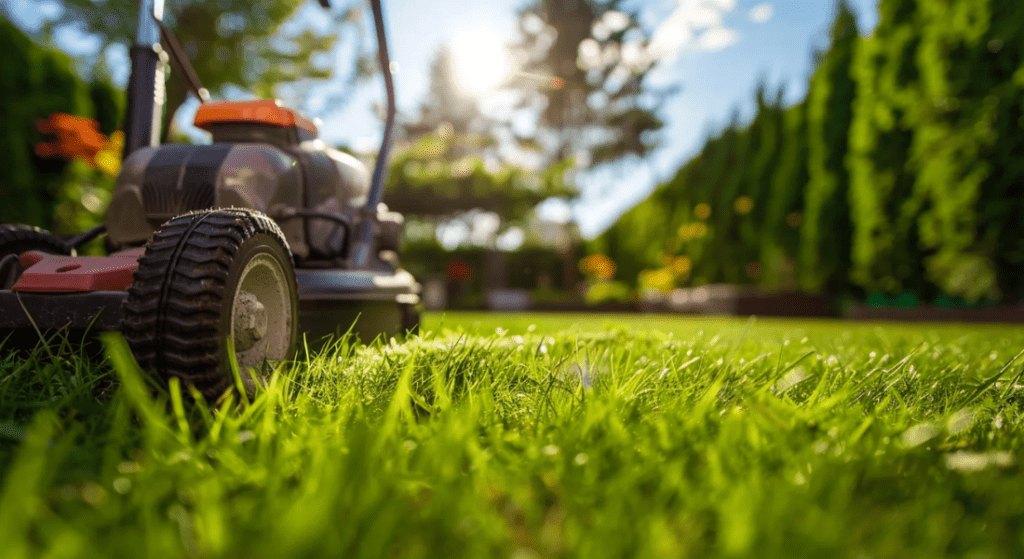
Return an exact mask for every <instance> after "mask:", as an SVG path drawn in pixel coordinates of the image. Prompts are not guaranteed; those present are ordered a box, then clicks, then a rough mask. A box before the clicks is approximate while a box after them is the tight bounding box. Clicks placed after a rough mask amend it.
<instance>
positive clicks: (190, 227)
mask: <svg viewBox="0 0 1024 559" xmlns="http://www.w3.org/2000/svg"><path fill="white" fill-rule="evenodd" d="M256 234H265V235H269V236H270V237H272V238H274V239H275V240H276V241H277V242H278V243H280V245H281V247H283V248H284V250H285V253H286V255H287V257H288V258H289V259H291V251H290V250H289V247H288V243H287V241H286V240H285V238H284V235H283V233H282V232H281V230H280V228H279V227H278V226H277V224H276V223H275V222H274V221H273V220H271V219H269V218H267V217H266V216H264V215H263V214H260V213H259V212H256V211H254V210H245V209H228V210H212V211H211V210H204V211H198V212H193V213H189V214H185V215H183V216H179V217H176V218H174V219H172V220H170V221H168V222H167V223H165V224H164V225H163V226H162V227H161V228H160V230H159V231H157V232H156V233H155V234H154V235H153V239H152V241H151V242H150V243H149V245H147V247H146V252H145V254H144V255H143V256H142V257H141V258H139V268H138V270H136V272H135V274H134V278H133V282H132V285H131V287H130V288H129V289H128V297H127V300H126V301H125V305H124V313H123V314H124V318H123V320H122V330H123V331H124V336H125V339H126V340H127V342H128V345H129V347H130V348H131V349H132V353H133V355H135V358H136V361H138V363H139V365H140V366H141V367H142V368H143V369H149V370H155V371H156V372H157V373H158V374H159V375H160V376H162V377H164V379H165V380H166V379H169V378H170V377H177V378H179V379H181V380H182V381H185V382H187V383H189V384H192V385H194V386H195V387H196V388H197V389H198V390H199V391H200V392H202V393H203V395H204V396H206V397H207V398H210V399H215V398H217V397H218V396H219V395H220V394H221V393H222V392H223V391H224V390H225V389H226V388H228V387H230V386H231V384H232V383H231V382H230V375H227V374H225V371H223V370H222V368H223V361H222V355H223V353H222V352H223V349H224V348H222V340H221V337H220V335H219V325H220V320H221V318H220V311H221V308H222V306H223V304H224V299H225V295H226V294H225V288H226V282H227V279H228V274H229V272H230V269H231V264H232V261H233V258H234V256H235V255H236V254H237V252H238V250H239V248H240V247H241V246H242V243H243V242H244V241H245V239H247V238H249V237H252V236H253V235H256Z"/></svg>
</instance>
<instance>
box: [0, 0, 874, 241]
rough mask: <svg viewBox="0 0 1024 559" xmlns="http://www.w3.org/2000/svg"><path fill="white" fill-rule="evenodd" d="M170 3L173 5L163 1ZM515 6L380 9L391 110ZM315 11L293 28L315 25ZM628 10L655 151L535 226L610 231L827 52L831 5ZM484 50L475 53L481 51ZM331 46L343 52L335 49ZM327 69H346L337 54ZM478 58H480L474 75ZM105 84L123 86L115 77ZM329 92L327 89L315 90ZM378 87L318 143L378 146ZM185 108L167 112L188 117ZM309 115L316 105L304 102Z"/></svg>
mask: <svg viewBox="0 0 1024 559" xmlns="http://www.w3.org/2000/svg"><path fill="white" fill-rule="evenodd" d="M167 1H168V2H169V3H171V4H173V1H174V0H167ZM523 3H524V0H446V1H445V2H423V1H422V0H384V4H385V6H384V9H385V17H386V25H387V28H388V34H389V36H388V39H389V50H390V52H391V58H392V60H393V61H394V62H395V64H396V65H397V68H396V71H395V82H396V92H397V97H398V108H399V111H400V112H403V113H405V114H410V115H414V114H415V113H416V109H417V107H418V106H419V104H420V102H421V100H422V99H423V97H424V95H425V93H426V91H427V87H428V72H429V68H430V62H431V60H432V58H433V56H434V54H435V53H436V52H437V49H438V48H439V47H440V45H442V44H444V43H448V44H452V43H455V44H457V45H472V44H474V42H476V43H477V44H480V45H481V48H480V49H479V52H480V53H491V52H494V47H493V44H495V43H497V44H499V45H500V43H510V42H512V41H513V40H514V39H515V36H516V29H517V20H516V15H515V14H516V9H517V8H518V7H520V6H521V5H522V4H523ZM849 3H850V5H851V7H852V8H853V9H854V10H855V11H856V12H857V14H858V21H859V24H860V28H861V32H862V33H868V32H870V30H871V29H872V28H873V27H874V25H875V22H876V17H877V0H849ZM0 4H3V5H4V7H5V8H7V10H6V11H7V12H8V13H12V14H14V15H15V18H16V19H17V20H18V21H17V23H19V24H20V25H21V26H22V27H25V28H29V29H32V28H34V27H37V26H38V25H39V22H40V21H41V20H42V19H43V18H45V17H52V16H53V15H54V14H55V13H57V10H58V9H59V8H57V4H56V3H54V2H52V1H50V0H0ZM315 4H316V3H315V2H311V5H309V6H307V7H306V8H305V9H304V10H303V11H302V12H300V15H299V16H298V19H299V20H300V21H303V22H305V21H315V20H317V18H318V17H319V14H318V13H317V12H316V10H317V9H318V8H316V6H315ZM626 7H628V8H634V7H635V8H636V9H637V10H638V11H639V13H640V18H641V22H642V23H643V24H644V25H645V27H647V28H648V29H650V30H652V31H653V41H652V43H653V44H652V46H651V48H650V49H649V53H648V54H649V55H650V56H651V57H654V58H656V59H657V60H658V64H657V66H656V70H655V72H654V73H653V74H652V75H651V77H650V83H651V84H652V85H654V86H657V87H664V86H673V85H674V86H679V87H680V90H679V92H678V93H677V94H675V95H674V96H672V97H670V98H669V99H668V100H667V101H666V102H665V103H664V105H663V106H662V111H661V116H662V118H663V119H664V120H665V121H666V123H667V124H666V127H665V129H664V130H663V131H662V135H661V146H662V147H661V148H659V150H658V151H656V152H655V153H654V154H653V155H652V156H650V157H649V158H648V159H647V160H645V161H640V162H627V163H625V164H623V165H619V166H617V167H616V168H615V169H613V170H609V171H606V172H603V173H596V174H593V175H592V176H589V177H587V179H586V182H585V183H583V184H581V191H582V194H581V197H580V198H579V199H578V200H576V201H573V202H572V204H571V205H566V204H564V203H560V202H555V201H551V202H548V203H545V204H543V205H542V207H541V208H540V212H539V213H540V214H541V216H542V217H546V218H549V219H553V220H562V219H566V218H568V217H570V216H571V217H572V218H573V219H575V220H576V222H577V223H578V224H579V226H580V230H581V232H582V233H583V235H584V236H585V237H593V236H595V235H597V234H599V233H600V232H601V231H603V230H604V229H605V228H607V227H608V226H610V225H611V224H612V223H614V221H615V219H616V218H617V217H618V216H619V215H621V214H622V213H623V212H625V211H627V210H628V209H630V208H631V207H632V206H634V205H635V204H636V203H638V202H639V201H641V200H643V199H644V198H645V197H646V196H647V195H648V194H649V193H650V192H651V191H652V190H653V189H654V188H655V187H656V186H657V185H658V184H659V183H660V182H663V181H665V180H667V179H668V178H670V177H671V176H672V175H673V174H674V173H675V171H676V170H677V169H678V168H679V167H680V166H681V165H682V164H683V163H685V162H686V161H687V160H688V159H689V158H690V157H691V156H693V155H694V154H695V153H696V152H697V151H698V150H699V149H700V147H701V146H702V145H703V143H704V140H705V139H707V137H708V136H709V134H711V133H713V132H714V131H716V130H719V129H720V128H721V127H723V126H724V125H725V124H727V123H728V122H729V120H730V118H731V117H732V115H733V114H734V112H735V111H737V110H738V111H739V113H740V116H741V119H744V120H746V119H749V118H750V117H751V116H752V112H753V93H754V90H755V87H756V86H757V84H758V83H759V82H760V81H761V80H765V81H766V82H767V84H768V85H769V88H770V90H774V89H775V88H777V87H779V86H783V87H785V91H786V97H785V98H786V100H787V102H788V103H794V102H796V101H799V100H800V99H801V98H802V97H803V95H804V94H805V93H806V87H807V78H808V76H809V73H810V70H811V59H812V52H813V51H814V50H815V49H821V48H824V47H825V46H827V44H828V36H827V31H828V27H829V24H830V23H831V20H832V17H833V15H834V2H833V0H647V1H639V2H638V1H634V2H632V3H630V1H629V0H627V2H626ZM56 42H57V45H58V46H59V47H60V48H62V49H64V50H67V51H69V52H71V53H73V54H79V55H80V54H86V53H89V52H91V51H95V50H97V48H98V46H99V45H98V42H97V41H96V40H94V39H91V38H89V37H87V36H84V35H83V34H82V33H81V32H78V31H76V30H73V29H68V30H65V31H63V32H62V33H60V34H58V35H57V37H56ZM489 45H490V46H491V48H487V47H488V46H489ZM340 48H341V49H344V48H346V45H341V46H340ZM108 55H109V57H110V58H109V59H110V60H111V62H112V63H113V64H112V65H113V66H114V67H118V66H119V65H120V66H122V67H124V65H125V64H126V62H127V57H126V53H125V52H124V51H123V49H116V48H114V49H108ZM337 57H338V60H339V61H344V60H348V58H346V54H345V52H339V53H338V54H337ZM481 59H482V60H484V62H483V64H484V65H483V66H481V64H482V63H481ZM486 59H487V57H481V56H476V57H473V56H470V57H468V58H467V59H466V61H465V64H466V71H467V73H471V74H473V73H475V74H476V75H484V73H486V71H489V70H491V67H490V65H487V64H486ZM114 78H115V80H117V81H121V82H122V83H123V82H124V81H126V80H127V70H126V69H125V71H123V72H115V74H114ZM327 87H330V86H327ZM382 99H383V89H382V86H381V84H380V83H379V80H371V81H369V82H366V83H365V84H363V85H362V86H360V87H359V89H358V90H357V91H356V92H355V93H354V95H352V96H351V97H350V98H349V100H348V101H347V103H345V104H344V105H342V106H332V107H324V109H325V110H323V111H322V112H320V113H319V114H312V115H311V116H314V117H320V118H321V119H322V120H323V124H322V125H321V127H320V130H321V136H322V137H323V138H324V139H325V140H327V141H328V142H330V143H333V144H336V145H340V144H344V145H349V146H352V147H354V148H356V149H358V150H373V149H374V148H375V146H376V145H377V144H378V143H379V141H380V128H381V125H380V121H379V120H378V119H377V117H376V116H375V113H374V112H373V110H372V108H371V107H372V105H373V104H375V103H380V102H382ZM194 105H195V104H194V103H193V104H192V105H190V106H189V107H186V109H185V110H184V111H183V114H181V115H179V116H180V117H181V118H180V119H179V120H180V121H181V122H183V123H187V122H189V121H190V120H191V114H190V113H192V112H194V110H195V107H194ZM313 105H314V106H315V105H316V103H313Z"/></svg>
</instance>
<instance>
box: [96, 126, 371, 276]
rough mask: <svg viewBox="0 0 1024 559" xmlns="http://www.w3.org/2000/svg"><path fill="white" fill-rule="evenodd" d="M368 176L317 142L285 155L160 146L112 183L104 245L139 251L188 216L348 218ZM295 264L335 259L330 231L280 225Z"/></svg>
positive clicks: (226, 147)
mask: <svg viewBox="0 0 1024 559" xmlns="http://www.w3.org/2000/svg"><path fill="white" fill-rule="evenodd" d="M368 180H369V179H368V174H367V172H366V169H365V167H364V166H363V165H362V163H360V162H359V160H357V159H356V158H354V157H352V156H350V155H348V154H345V153H342V152H339V151H337V150H334V149H331V148H329V147H328V146H327V145H326V144H324V143H323V142H321V141H319V140H309V141H305V142H302V143H300V144H298V145H295V146H292V147H291V148H283V147H281V146H276V145H272V144H270V143H263V142H250V143H233V144H232V143H215V144H211V145H198V146H196V145H188V144H167V145H163V146H159V147H149V148H142V149H139V150H136V151H135V152H134V153H133V154H132V155H131V157H129V159H128V162H127V163H126V164H125V166H124V168H123V170H122V172H121V174H120V175H119V176H118V178H117V186H116V188H115V190H114V195H113V198H112V199H111V202H110V206H109V208H108V210H107V218H106V222H105V223H106V227H107V235H108V238H109V240H110V245H111V246H112V247H114V248H125V247H131V246H139V245H142V244H144V243H145V242H146V241H147V240H148V239H149V238H150V237H151V236H152V235H153V232H155V231H156V230H157V229H158V228H159V227H160V225H161V224H162V223H164V222H166V221H167V220H169V219H171V218H173V217H175V216H178V215H181V214H184V213H187V212H190V211H195V210H205V209H210V208H230V207H243V208H250V209H255V210H259V211H261V212H263V213H265V214H267V215H270V216H272V217H273V216H274V215H275V212H276V211H277V210H279V209H284V208H309V209H313V210H318V211H321V212H329V213H332V214H336V215H339V216H345V215H346V214H352V215H354V214H355V213H356V212H357V211H358V208H359V206H361V204H362V203H364V202H365V200H366V191H367V189H368ZM279 225H280V227H281V230H282V231H283V232H284V234H285V238H286V239H287V240H288V244H289V246H290V247H291V249H292V252H293V253H294V254H295V255H296V256H297V257H298V258H299V259H305V258H309V257H311V256H312V257H317V256H320V257H335V256H339V254H338V253H339V252H341V250H342V249H341V248H340V247H339V246H335V245H337V244H338V241H337V240H335V245H328V244H325V243H327V239H330V238H332V236H333V237H337V236H338V234H339V231H337V229H338V228H339V227H340V226H339V225H338V224H337V223H332V222H329V221H325V220H317V219H305V218H299V219H290V220H285V221H281V222H280V223H279Z"/></svg>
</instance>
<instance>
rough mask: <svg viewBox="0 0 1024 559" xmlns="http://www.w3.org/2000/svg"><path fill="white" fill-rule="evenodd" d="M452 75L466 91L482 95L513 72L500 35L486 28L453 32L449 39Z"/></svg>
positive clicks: (478, 95) (510, 60)
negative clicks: (457, 33)
mask: <svg viewBox="0 0 1024 559" xmlns="http://www.w3.org/2000/svg"><path fill="white" fill-rule="evenodd" d="M451 52H452V65H453V66H454V69H455V79H456V82H457V83H458V86H459V88H461V89H462V90H463V91H464V92H465V93H466V94H467V95H472V96H474V97H482V96H484V95H486V94H487V93H489V92H491V91H494V90H495V89H497V88H498V86H500V85H501V84H502V83H503V82H504V81H505V80H507V79H508V78H509V76H510V75H511V73H512V57H511V54H510V53H509V51H508V49H507V48H505V46H504V45H503V44H502V42H501V37H500V35H498V34H497V33H495V32H491V31H489V30H486V29H477V30H474V31H468V32H465V33H461V34H459V35H456V36H455V38H453V39H452V42H451Z"/></svg>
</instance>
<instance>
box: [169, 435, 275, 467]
mask: <svg viewBox="0 0 1024 559" xmlns="http://www.w3.org/2000/svg"><path fill="white" fill-rule="evenodd" d="M244 432H245V431H243V433H244ZM249 433H252V431H249ZM238 436H239V439H241V436H242V433H239V434H238ZM253 437H255V435H253ZM246 440H248V439H246ZM191 459H192V453H191V452H190V451H188V450H179V451H178V452H175V453H174V454H172V455H171V458H170V459H169V460H168V461H167V463H168V464H177V463H179V462H188V461H189V460H191Z"/></svg>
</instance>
